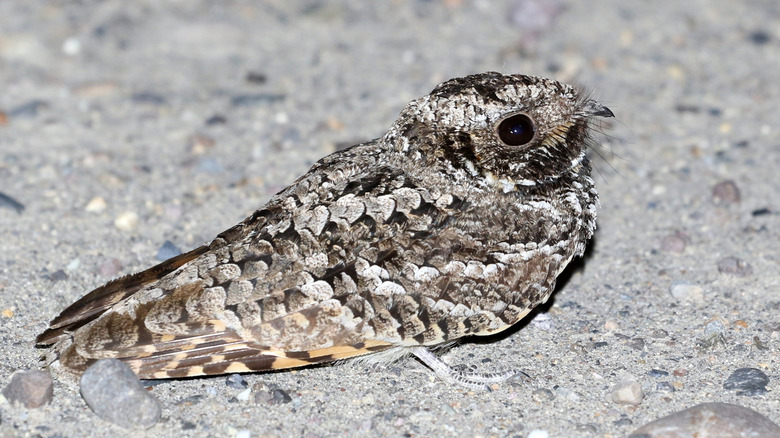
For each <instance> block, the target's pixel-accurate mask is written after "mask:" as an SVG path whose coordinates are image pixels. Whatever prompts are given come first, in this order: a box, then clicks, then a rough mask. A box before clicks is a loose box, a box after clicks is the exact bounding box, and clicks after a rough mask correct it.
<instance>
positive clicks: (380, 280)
mask: <svg viewBox="0 0 780 438" xmlns="http://www.w3.org/2000/svg"><path fill="white" fill-rule="evenodd" d="M612 116H613V114H612V112H611V111H610V110H609V109H608V108H606V107H605V106H603V105H601V104H599V103H597V102H595V101H593V100H590V99H588V98H586V97H584V96H583V95H582V94H580V93H579V92H578V91H577V90H575V89H574V88H573V87H571V86H569V85H565V84H561V83H559V82H556V81H553V80H549V79H543V78H538V77H532V76H523V75H501V74H499V73H492V72H491V73H483V74H477V75H472V76H467V77H463V78H457V79H452V80H449V81H446V82H444V83H442V84H440V85H438V86H437V87H436V88H434V90H433V91H432V92H431V93H430V94H429V95H427V96H424V97H421V98H419V99H417V100H414V101H412V102H411V103H410V104H409V105H408V106H407V107H406V108H405V109H404V110H403V111H402V112H401V114H400V116H399V118H398V120H396V122H395V123H394V124H393V125H392V126H391V127H390V130H389V131H388V132H387V133H386V134H385V135H384V136H382V137H381V138H378V139H376V140H372V141H369V142H367V143H363V144H359V145H355V146H352V147H350V148H348V149H345V150H342V151H339V152H336V153H334V154H331V155H329V156H327V157H325V158H323V159H321V160H320V161H318V162H317V163H316V164H315V165H314V166H313V167H312V168H311V169H310V170H309V171H308V172H307V173H306V174H305V175H303V176H301V177H300V178H298V179H297V180H296V181H295V182H294V183H292V185H290V186H289V187H287V188H286V189H284V190H282V191H281V192H279V193H278V194H277V195H275V196H274V197H273V198H271V200H270V201H268V203H267V204H266V205H265V206H264V207H262V208H260V209H259V210H257V211H256V212H255V213H254V214H252V215H251V216H250V217H248V218H247V219H245V220H244V221H243V222H241V223H240V224H238V225H236V226H234V227H232V228H230V229H228V230H227V231H225V232H223V233H221V234H220V235H218V236H217V237H216V238H215V239H214V240H213V241H212V242H211V243H209V244H207V245H204V246H201V247H200V248H197V249H194V250H192V251H190V252H188V253H185V254H182V255H179V256H177V257H174V258H172V259H170V260H167V261H165V262H163V263H160V264H159V265H157V266H155V267H153V268H150V269H148V270H146V271H143V272H140V273H137V274H134V275H130V276H127V277H123V278H119V279H117V280H114V281H112V282H110V283H108V284H106V285H104V286H102V287H99V288H97V289H95V290H94V291H92V292H90V293H89V294H87V295H86V296H84V297H83V298H81V299H80V300H78V301H77V302H76V303H74V304H72V305H71V306H70V307H68V308H67V309H65V311H63V312H62V314H60V315H59V316H58V317H57V318H55V319H54V320H53V321H52V322H51V325H50V327H49V329H48V330H46V331H45V332H44V333H42V334H41V335H40V336H38V338H37V343H38V344H39V345H41V346H46V345H51V344H55V345H54V348H53V352H54V353H55V354H56V355H57V356H58V359H59V361H60V364H61V365H62V366H64V367H65V368H66V369H69V370H72V371H75V372H80V371H82V370H84V369H85V368H86V367H87V366H88V365H90V364H91V363H92V362H94V361H95V360H97V359H102V358H118V359H120V360H122V361H124V362H126V363H127V364H128V365H130V367H131V368H132V369H133V370H134V371H135V372H136V374H138V376H139V377H141V378H145V379H154V378H170V377H185V376H198V375H206V374H222V373H233V372H245V371H261V370H271V369H281V368H292V367H299V366H304V365H308V364H313V363H318V362H325V361H333V360H337V359H343V358H347V357H352V356H358V355H366V354H370V353H377V352H380V351H387V352H388V356H393V355H396V354H395V353H398V354H397V355H401V354H403V353H405V352H406V353H412V354H415V355H416V356H417V357H419V358H420V359H421V360H422V361H423V362H425V363H426V364H428V365H429V366H430V367H431V368H433V369H434V370H435V371H436V372H437V373H438V374H439V375H440V376H441V377H443V378H444V379H446V380H449V381H454V382H458V383H462V384H465V385H467V386H479V385H481V384H484V382H485V381H489V380H486V379H483V378H481V377H479V376H469V375H462V374H460V373H458V372H456V371H453V370H452V369H450V368H448V367H447V366H446V365H444V363H443V362H441V361H440V360H438V359H437V358H436V356H435V355H433V354H432V353H431V352H430V350H429V348H431V347H435V346H438V345H442V344H447V343H451V342H453V341H456V340H458V339H460V338H463V337H464V336H471V335H489V334H492V333H496V332H499V331H502V330H504V329H506V328H507V327H509V326H511V325H512V324H514V323H516V322H517V321H519V320H520V319H521V318H523V317H524V316H525V315H526V314H528V312H530V311H531V309H533V308H534V306H536V305H538V304H540V303H543V302H545V301H546V300H547V299H548V298H549V296H550V293H551V292H552V290H553V288H554V285H555V280H556V277H557V276H558V274H559V273H560V272H561V271H562V270H563V269H564V267H565V266H566V265H567V264H568V263H569V261H571V259H572V258H573V257H574V256H578V255H581V254H582V253H583V250H584V248H585V244H586V243H587V241H588V239H590V237H591V236H592V234H593V231H594V229H595V226H596V208H597V204H598V195H597V193H596V189H595V187H594V183H593V180H592V179H591V177H590V165H589V163H588V159H587V158H586V156H585V148H586V142H587V140H588V135H589V133H590V123H591V121H592V119H593V118H594V117H612Z"/></svg>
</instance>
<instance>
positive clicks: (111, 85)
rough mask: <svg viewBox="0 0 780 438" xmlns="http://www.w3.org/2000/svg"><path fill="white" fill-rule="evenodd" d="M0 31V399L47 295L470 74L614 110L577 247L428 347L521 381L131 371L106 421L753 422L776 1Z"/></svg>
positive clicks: (772, 281) (230, 16)
mask: <svg viewBox="0 0 780 438" xmlns="http://www.w3.org/2000/svg"><path fill="white" fill-rule="evenodd" d="M0 29H2V31H1V32H0V84H3V85H2V88H3V92H2V93H0V249H1V250H0V354H2V357H3V360H2V361H1V362H0V388H6V387H7V385H8V384H10V382H11V380H12V377H11V375H12V374H13V373H14V371H17V370H22V371H26V370H35V369H38V358H39V356H40V355H41V353H42V351H41V350H37V349H35V348H34V347H33V339H34V337H35V335H37V334H38V333H40V332H41V331H42V330H43V329H44V328H45V327H46V324H47V322H48V321H49V320H50V319H51V318H53V317H54V316H55V315H56V314H57V313H58V312H60V311H61V310H62V309H63V308H64V307H65V306H66V305H67V304H69V303H71V302H73V301H74V300H76V299H77V298H79V297H81V296H82V295H83V294H85V293H86V292H89V291H90V290H92V289H93V288H95V287H97V286H99V285H101V284H103V283H104V282H106V281H108V280H110V279H111V278H113V277H116V276H119V275H124V274H128V273H131V272H134V271H138V270H141V269H144V268H146V267H150V266H152V265H154V264H156V263H157V262H158V259H157V257H158V253H164V254H166V255H167V254H171V253H175V252H176V251H179V250H187V249H190V248H193V247H195V246H197V245H199V244H201V243H203V242H205V241H208V240H210V239H211V238H213V237H214V236H215V235H216V234H217V233H218V232H220V231H222V230H224V229H226V228H228V227H230V226H232V225H233V224H235V223H237V222H238V221H239V220H241V219H243V218H244V217H245V216H247V215H249V214H250V213H251V212H252V211H253V210H254V209H256V208H258V207H259V206H261V205H263V203H264V202H265V201H266V200H267V199H268V198H269V197H270V196H271V195H272V194H274V193H276V192H277V191H279V190H280V189H282V188H283V187H284V186H285V185H287V184H289V183H290V182H292V181H293V179H294V178H295V177H296V176H298V175H300V174H301V173H303V172H305V171H306V169H307V168H308V167H309V166H310V165H311V164H313V163H314V162H315V161H316V160H317V159H318V158H320V157H322V156H324V155H326V154H328V153H330V152H333V151H335V150H336V149H338V148H341V147H344V146H348V145H350V144H354V143H357V142H360V141H364V140H368V139H371V138H374V137H377V136H379V135H381V134H383V133H384V131H385V130H386V129H387V128H388V127H389V126H390V124H391V123H392V121H393V120H394V119H395V117H396V115H397V114H398V112H399V111H400V109H401V108H402V107H403V106H404V105H405V104H406V103H407V102H408V101H409V100H411V99H413V98H416V97H418V96H421V95H423V94H426V93H428V92H429V91H430V90H431V89H432V88H433V86H434V85H436V84H437V83H438V82H440V81H442V80H445V79H448V78H451V77H455V76H462V75H466V74H470V73H476V72H481V71H486V70H497V71H501V72H505V73H512V72H518V73H525V74H537V75H544V76H550V77H554V78H556V79H559V80H562V81H566V82H573V83H576V84H580V85H581V86H582V87H584V88H585V89H588V90H592V95H593V96H594V97H596V98H598V99H600V100H602V101H603V102H605V103H606V104H607V105H608V106H609V108H610V109H612V110H613V111H614V112H615V114H616V116H617V118H616V119H614V121H613V120H610V121H609V124H605V125H604V126H603V128H604V131H605V135H599V136H598V137H597V138H596V142H595V144H594V147H593V153H594V156H595V157H596V159H595V167H596V170H595V176H596V179H597V182H598V185H599V190H600V193H601V196H602V209H601V215H600V220H599V230H598V233H597V236H596V239H595V240H594V242H593V244H592V245H591V247H590V250H589V252H588V254H587V257H586V258H585V259H584V260H582V261H579V262H577V263H575V264H574V266H572V267H571V269H569V270H567V271H566V272H565V274H564V275H563V277H562V279H561V281H560V283H561V284H560V287H559V288H558V291H557V293H556V294H555V295H554V296H553V298H552V299H551V300H550V302H549V303H548V305H546V306H544V307H543V308H542V309H540V311H539V312H535V313H534V314H532V315H537V318H538V319H536V320H534V322H533V323H529V322H525V323H522V324H520V325H519V326H517V327H515V328H513V329H511V330H509V331H508V332H507V333H503V334H501V335H500V336H497V337H494V338H491V339H477V340H474V342H466V343H464V344H463V345H460V346H457V347H455V348H453V349H451V350H449V351H447V352H444V353H443V359H444V360H445V361H446V362H448V363H450V364H453V365H459V364H463V365H468V366H472V367H473V368H475V369H476V370H477V371H482V372H491V371H501V370H506V369H519V370H522V371H524V372H525V373H526V374H527V375H528V378H526V379H515V380H512V381H510V382H507V383H505V384H502V385H498V386H496V387H495V388H494V389H493V391H492V392H470V391H467V390H464V389H462V388H458V387H452V386H449V385H446V384H443V383H442V382H440V381H438V380H436V379H435V378H434V377H433V374H432V373H431V372H430V371H429V370H427V369H426V368H425V367H424V366H422V365H421V364H420V363H418V362H416V361H415V360H413V359H409V360H404V361H401V362H398V363H395V364H392V365H390V366H388V367H385V368H376V369H375V368H369V369H367V368H365V367H364V366H358V365H350V364H343V365H337V366H323V367H313V368H306V369H301V370H297V371H290V372H276V373H265V374H249V375H244V376H243V381H245V383H246V385H244V384H241V383H237V382H240V380H237V379H233V380H226V378H225V377H224V376H223V377H215V378H199V379H187V380H171V381H164V382H156V383H157V384H156V385H154V386H152V387H150V388H149V390H148V391H149V392H150V394H151V395H153V397H154V398H155V399H157V400H159V402H160V404H161V406H162V414H161V417H160V419H159V421H158V422H157V423H156V424H155V425H154V426H153V427H151V428H150V429H147V430H141V431H134V432H132V433H133V434H134V436H138V435H146V436H239V437H247V436H249V437H260V436H280V437H284V436H306V437H318V436H333V435H346V434H360V435H373V436H484V437H488V436H517V437H528V436H550V437H571V436H594V437H601V436H603V437H619V436H627V435H628V434H630V433H631V432H632V431H634V430H636V429H638V428H639V427H641V426H643V425H646V424H648V423H650V422H651V421H653V420H656V419H658V418H661V417H665V416H667V415H669V414H673V413H675V412H680V411H683V410H684V409H687V408H692V407H694V406H696V405H699V404H702V403H715V402H721V403H729V404H733V405H738V406H742V407H745V408H749V409H752V410H753V411H755V412H757V413H758V414H761V415H763V416H765V417H767V418H768V419H769V420H770V421H773V422H775V423H778V422H780V401H779V400H778V396H777V394H778V391H780V388H779V387H778V379H780V368H779V367H780V363H779V360H780V359H779V358H778V352H779V351H780V316H778V315H780V294H779V293H778V288H780V251H779V250H778V243H779V242H780V196H779V195H778V193H780V176H778V171H777V169H779V168H780V123H778V122H780V120H778V119H780V116H778V112H777V109H776V107H777V102H778V100H779V99H780V82H779V81H778V80H777V78H778V76H777V75H778V71H780V33H778V29H780V3H778V2H777V1H775V0H765V1H753V2H750V3H741V2H732V1H727V0H713V1H703V0H694V1H691V2H677V1H668V0H659V1H656V2H623V1H618V0H610V1H600V2H577V1H574V0H571V1H563V0H560V1H558V0H553V1H541V0H538V1H533V0H512V1H509V0H507V1H487V0H474V1H466V0H462V1H461V0H440V1H438V0H429V1H411V0H399V1H392V2H347V1H330V2H324V1H314V0H311V1H305V2H288V1H281V0H276V1H265V2H238V1H225V2H219V3H216V2H207V1H203V0H192V1H186V2H156V1H151V0H140V1H135V2H121V1H119V0H104V1H99V2H98V1H90V0H87V1H81V2H45V1H38V0H34V1H26V2H13V1H7V2H0ZM742 369H748V370H754V371H749V372H746V371H739V372H738V370H742ZM735 373H736V376H737V377H734V375H735ZM746 373H747V374H746ZM730 376H731V379H730ZM745 381H747V382H748V383H744V382H745ZM226 382H227V383H226ZM756 388H758V389H756ZM621 389H622V392H621V391H620V390H621ZM618 393H619V394H620V395H618ZM626 394H628V395H626ZM620 400H625V401H627V402H620ZM718 406H722V405H721V404H718V405H714V408H712V407H711V408H709V409H710V410H712V409H716V411H717V408H718ZM716 414H717V412H716ZM726 414H728V413H727V412H726V413H724V415H726ZM107 431H108V432H110V433H113V434H117V433H118V434H130V433H131V432H129V431H128V430H126V429H122V428H120V427H119V426H116V425H114V424H111V423H109V422H107V421H105V420H102V419H101V418H100V417H98V416H97V415H96V414H95V413H93V412H92V411H91V410H90V409H89V408H88V407H87V405H86V403H85V401H84V399H83V398H82V396H81V395H80V393H79V387H78V384H77V383H74V382H72V381H69V380H68V379H66V378H64V377H62V376H58V375H56V374H55V375H54V397H53V399H52V401H51V402H50V403H45V404H43V405H42V406H41V407H38V408H26V407H23V406H22V404H20V403H12V402H9V401H8V400H6V399H5V398H4V397H0V437H6V436H42V437H54V436H67V437H71V436H73V437H75V436H84V437H98V436H106V435H107V433H108V432H107Z"/></svg>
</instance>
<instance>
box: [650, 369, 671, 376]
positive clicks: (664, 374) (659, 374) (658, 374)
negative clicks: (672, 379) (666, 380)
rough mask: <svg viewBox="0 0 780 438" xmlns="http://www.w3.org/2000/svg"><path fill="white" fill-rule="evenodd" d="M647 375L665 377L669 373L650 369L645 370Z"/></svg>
mask: <svg viewBox="0 0 780 438" xmlns="http://www.w3.org/2000/svg"><path fill="white" fill-rule="evenodd" d="M647 375H648V376H650V377H666V376H668V375H669V373H668V372H666V371H663V370H650V371H648V372H647Z"/></svg>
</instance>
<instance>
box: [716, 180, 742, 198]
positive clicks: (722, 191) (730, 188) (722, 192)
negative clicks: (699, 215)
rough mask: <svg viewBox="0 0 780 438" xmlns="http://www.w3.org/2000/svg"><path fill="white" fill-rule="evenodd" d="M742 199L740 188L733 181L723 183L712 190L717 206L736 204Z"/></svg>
mask: <svg viewBox="0 0 780 438" xmlns="http://www.w3.org/2000/svg"><path fill="white" fill-rule="evenodd" d="M740 199H741V197H740V195H739V188H737V184H736V183H735V182H734V181H732V180H726V181H721V182H719V183H717V184H715V186H714V187H713V188H712V200H713V201H714V202H715V203H716V204H736V203H738V202H739V201H740Z"/></svg>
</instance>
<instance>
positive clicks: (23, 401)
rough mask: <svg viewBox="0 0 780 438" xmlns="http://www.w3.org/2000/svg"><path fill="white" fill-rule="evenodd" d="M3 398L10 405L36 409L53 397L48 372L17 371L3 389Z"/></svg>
mask: <svg viewBox="0 0 780 438" xmlns="http://www.w3.org/2000/svg"><path fill="white" fill-rule="evenodd" d="M3 396H4V397H5V399H6V400H8V402H9V403H11V404H19V405H21V406H24V407H26V408H38V407H41V406H43V405H45V404H47V403H50V402H51V400H52V397H54V381H53V380H52V378H51V375H50V374H49V372H48V371H39V370H31V371H17V372H15V373H14V374H13V375H12V376H11V382H10V383H8V385H6V387H5V388H3Z"/></svg>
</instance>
